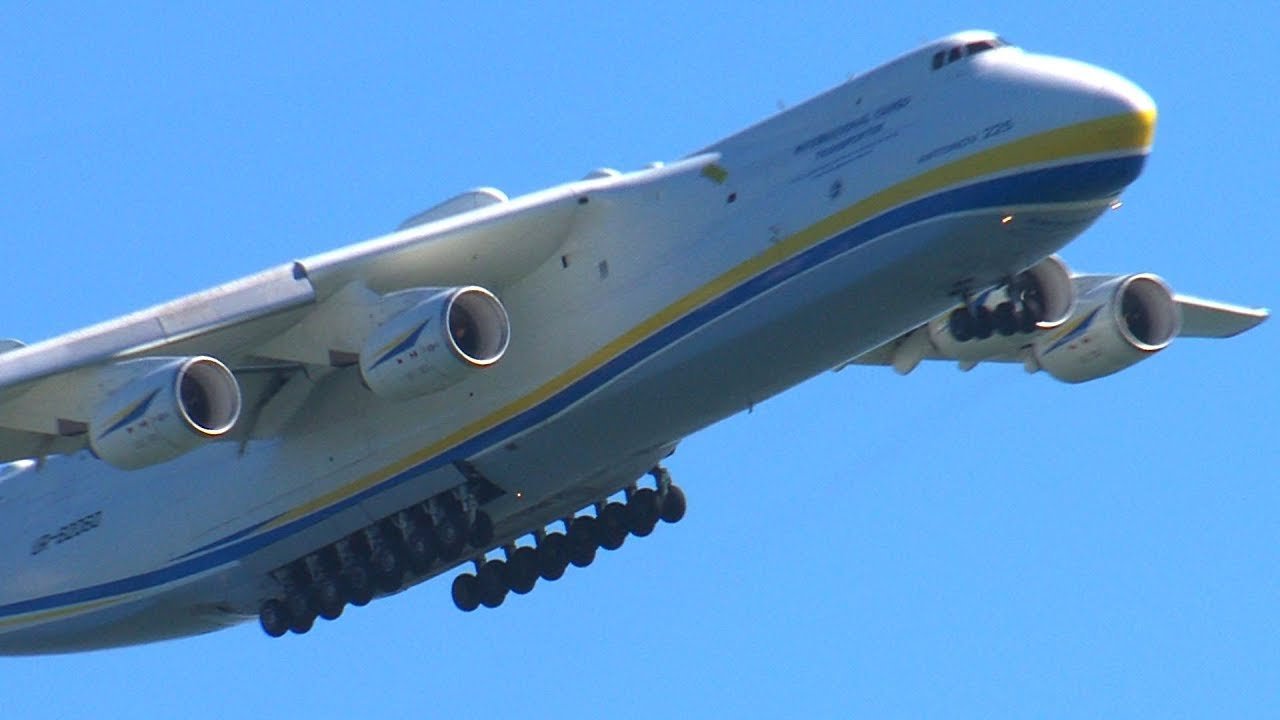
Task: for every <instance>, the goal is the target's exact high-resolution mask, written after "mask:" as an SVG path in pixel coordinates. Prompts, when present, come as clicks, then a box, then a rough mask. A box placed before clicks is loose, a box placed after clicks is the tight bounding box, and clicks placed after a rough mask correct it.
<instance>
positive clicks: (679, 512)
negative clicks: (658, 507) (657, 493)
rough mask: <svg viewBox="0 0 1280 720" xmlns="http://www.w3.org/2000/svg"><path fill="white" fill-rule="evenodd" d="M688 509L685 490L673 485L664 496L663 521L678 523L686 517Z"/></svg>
mask: <svg viewBox="0 0 1280 720" xmlns="http://www.w3.org/2000/svg"><path fill="white" fill-rule="evenodd" d="M685 509H686V506H685V500H684V491H683V490H681V489H680V488H679V486H676V485H671V486H670V487H668V488H667V493H666V494H665V495H663V496H662V514H661V517H662V522H665V523H678V522H680V519H681V518H683V517H684V511H685Z"/></svg>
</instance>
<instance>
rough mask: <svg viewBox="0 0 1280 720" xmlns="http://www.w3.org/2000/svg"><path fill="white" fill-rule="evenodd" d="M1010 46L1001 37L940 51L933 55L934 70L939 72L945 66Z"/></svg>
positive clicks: (975, 41)
mask: <svg viewBox="0 0 1280 720" xmlns="http://www.w3.org/2000/svg"><path fill="white" fill-rule="evenodd" d="M1008 44H1009V42H1008V41H1007V40H1005V39H1004V38H1001V37H993V38H990V39H983V40H974V41H973V42H969V43H965V44H964V45H956V46H955V47H953V48H951V49H949V50H939V51H938V52H936V53H934V54H933V60H932V63H931V65H932V67H933V69H934V70H938V69H940V68H942V67H943V66H944V65H950V64H951V63H953V62H955V61H957V60H960V59H961V58H965V57H971V56H973V55H977V54H978V53H984V52H986V51H988V50H994V49H996V48H998V47H1005V46H1006V45H1008Z"/></svg>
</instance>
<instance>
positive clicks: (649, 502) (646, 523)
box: [627, 488, 662, 537]
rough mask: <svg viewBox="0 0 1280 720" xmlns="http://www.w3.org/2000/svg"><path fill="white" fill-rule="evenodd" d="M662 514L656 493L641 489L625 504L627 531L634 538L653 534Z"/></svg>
mask: <svg viewBox="0 0 1280 720" xmlns="http://www.w3.org/2000/svg"><path fill="white" fill-rule="evenodd" d="M661 514H662V504H661V502H660V501H659V499H658V493H657V492H655V491H653V490H650V489H649V488H641V489H639V490H637V491H636V492H635V494H634V495H632V496H631V500H629V501H628V502H627V529H629V530H630V531H631V534H632V535H635V536H636V537H645V536H646V535H648V534H649V533H651V532H653V528H654V526H655V525H657V524H658V517H659V516H660V515H661Z"/></svg>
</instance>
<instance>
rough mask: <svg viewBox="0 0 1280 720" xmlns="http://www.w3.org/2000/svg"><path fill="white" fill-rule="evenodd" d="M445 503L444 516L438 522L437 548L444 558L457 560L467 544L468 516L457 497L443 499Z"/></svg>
mask: <svg viewBox="0 0 1280 720" xmlns="http://www.w3.org/2000/svg"><path fill="white" fill-rule="evenodd" d="M442 502H444V505H445V511H444V517H443V518H441V520H440V522H438V523H436V526H435V530H436V550H438V551H439V553H440V557H441V559H443V560H446V561H449V560H457V559H458V557H459V556H460V555H462V548H463V547H465V546H466V544H467V529H468V528H467V516H466V515H465V514H463V512H462V506H461V505H459V504H458V501H457V499H456V498H453V497H450V498H449V499H448V500H445V501H442Z"/></svg>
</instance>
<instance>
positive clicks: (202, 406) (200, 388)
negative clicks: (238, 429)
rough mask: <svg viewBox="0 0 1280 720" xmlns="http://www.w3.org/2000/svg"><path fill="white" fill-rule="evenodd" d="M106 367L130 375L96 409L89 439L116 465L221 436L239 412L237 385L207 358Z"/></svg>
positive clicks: (144, 462)
mask: <svg viewBox="0 0 1280 720" xmlns="http://www.w3.org/2000/svg"><path fill="white" fill-rule="evenodd" d="M109 372H111V373H113V374H114V373H124V374H125V375H126V376H132V377H131V379H128V380H126V381H125V382H124V384H123V385H122V386H120V387H119V388H117V389H116V390H114V391H113V392H112V393H111V394H109V395H108V396H107V397H106V399H105V400H103V401H102V402H101V403H100V404H99V405H98V407H96V408H95V409H94V411H93V414H92V416H91V418H90V420H89V427H88V432H89V444H90V447H92V448H93V451H94V452H95V453H97V454H98V457H100V458H102V459H103V460H105V461H107V462H109V463H111V464H112V465H114V466H116V467H118V468H121V469H124V470H133V469H136V468H141V467H146V466H148V465H154V464H156V463H160V462H164V461H166V460H172V459H173V458H175V457H178V456H179V455H182V454H183V453H186V452H189V451H191V450H193V449H195V448H196V447H197V446H199V445H200V444H202V443H204V442H207V441H209V440H211V439H214V438H217V437H219V436H221V435H225V434H226V433H227V432H229V431H230V430H231V428H232V427H234V426H235V424H236V420H237V419H238V418H239V417H240V384H239V383H238V382H237V381H236V377H235V375H233V374H232V373H231V371H230V370H228V369H227V366H226V365H223V364H222V363H221V362H218V361H217V360H215V359H213V358H211V357H204V356H197V357H187V358H145V359H141V360H131V361H128V362H124V363H120V364H117V365H114V366H112V367H111V368H110V370H109Z"/></svg>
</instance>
